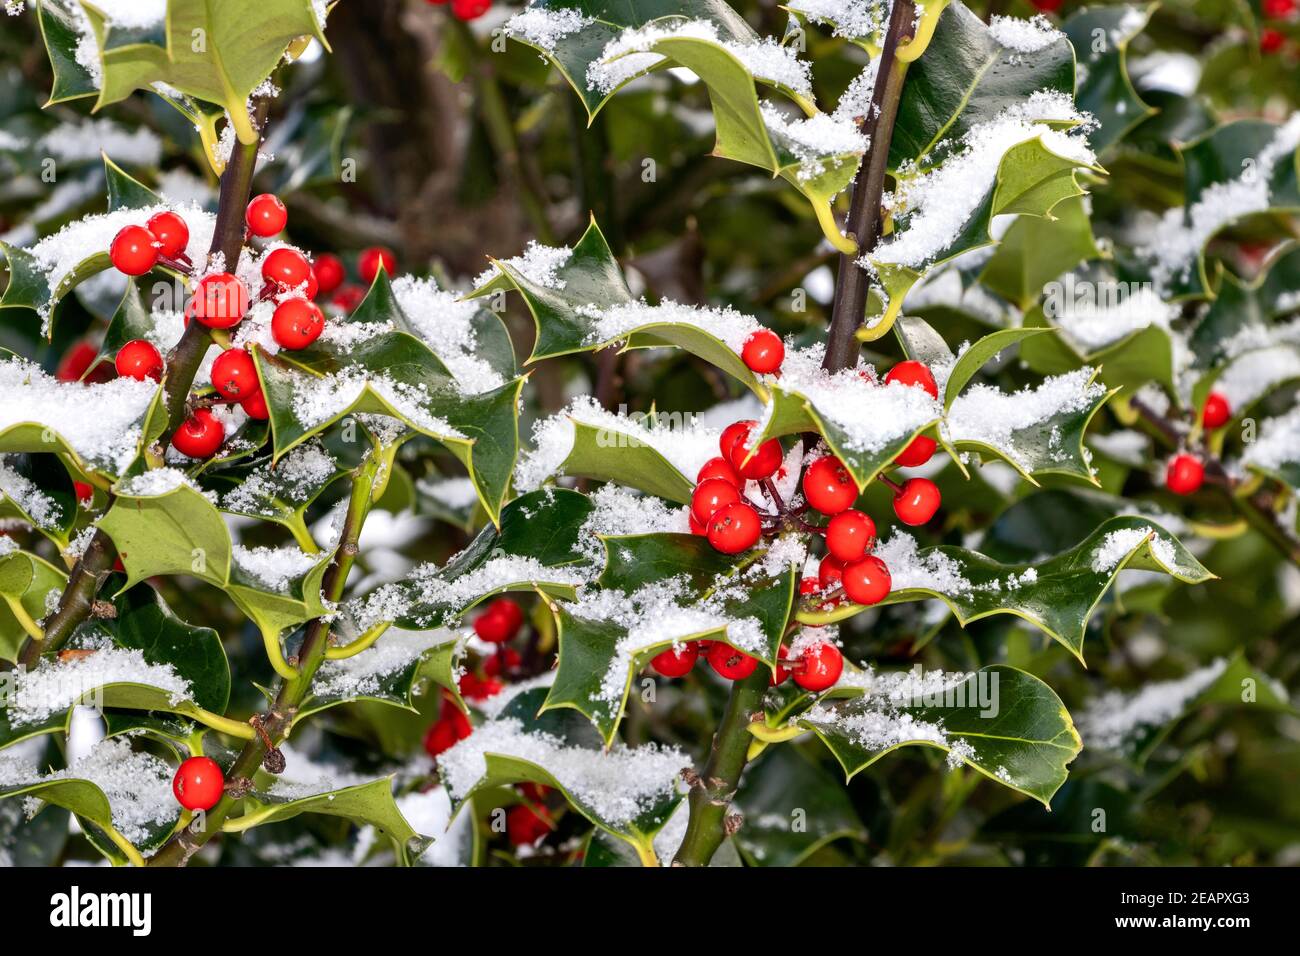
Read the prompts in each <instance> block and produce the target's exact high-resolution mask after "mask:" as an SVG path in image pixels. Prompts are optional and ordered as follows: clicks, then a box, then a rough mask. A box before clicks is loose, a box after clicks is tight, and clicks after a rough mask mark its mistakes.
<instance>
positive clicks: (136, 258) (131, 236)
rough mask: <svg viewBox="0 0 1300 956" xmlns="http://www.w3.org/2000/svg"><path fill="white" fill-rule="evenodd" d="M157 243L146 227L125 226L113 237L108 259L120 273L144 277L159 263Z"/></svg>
mask: <svg viewBox="0 0 1300 956" xmlns="http://www.w3.org/2000/svg"><path fill="white" fill-rule="evenodd" d="M157 241H158V240H157V239H155V238H154V235H153V233H152V232H150V231H149V230H148V229H146V228H145V227H144V226H125V227H123V228H122V229H121V230H119V231H118V234H117V235H116V236H114V237H113V242H112V245H110V246H109V247H108V258H109V259H110V260H111V261H112V263H113V267H114V268H115V269H117V271H118V272H124V273H126V274H127V275H129V276H142V275H144V274H145V273H146V272H148V271H149V270H150V269H152V268H153V267H154V264H155V263H156V262H157V261H158V246H157V244H156V243H157Z"/></svg>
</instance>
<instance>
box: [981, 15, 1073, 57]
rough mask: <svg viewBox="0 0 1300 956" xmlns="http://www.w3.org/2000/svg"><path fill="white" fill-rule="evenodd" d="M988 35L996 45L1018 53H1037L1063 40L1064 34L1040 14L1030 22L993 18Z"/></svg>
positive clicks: (1013, 18) (1015, 18) (1012, 18)
mask: <svg viewBox="0 0 1300 956" xmlns="http://www.w3.org/2000/svg"><path fill="white" fill-rule="evenodd" d="M989 33H990V34H992V36H993V39H994V40H996V41H997V42H998V43H1000V44H1002V45H1003V46H1004V47H1007V48H1008V49H1011V50H1015V51H1017V52H1018V53H1037V52H1038V51H1039V50H1045V49H1047V48H1048V47H1049V46H1051V45H1052V44H1053V43H1055V42H1057V41H1058V40H1064V39H1065V34H1064V33H1062V32H1061V31H1060V30H1058V29H1056V27H1054V26H1052V24H1051V22H1050V21H1049V20H1048V19H1047V17H1045V16H1043V15H1042V14H1041V13H1040V14H1038V15H1037V16H1035V17H1034V18H1033V19H1031V20H1021V19H1019V18H1017V17H999V16H995V17H994V18H993V19H992V20H990V21H989Z"/></svg>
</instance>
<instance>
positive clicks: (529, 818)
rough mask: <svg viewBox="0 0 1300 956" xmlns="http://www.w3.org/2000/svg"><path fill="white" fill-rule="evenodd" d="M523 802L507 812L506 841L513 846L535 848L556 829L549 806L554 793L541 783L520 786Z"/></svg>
mask: <svg viewBox="0 0 1300 956" xmlns="http://www.w3.org/2000/svg"><path fill="white" fill-rule="evenodd" d="M517 789H518V791H519V794H520V796H521V798H522V802H520V803H517V804H515V805H514V806H513V807H511V808H510V809H509V810H507V811H506V839H507V840H509V841H510V845H511V846H533V845H535V844H536V843H537V841H538V840H540V839H542V838H543V837H544V836H546V835H547V834H548V833H550V832H551V831H552V830H554V829H555V816H554V814H553V813H552V811H551V808H550V807H548V806H547V798H548V797H550V795H551V794H552V793H553V792H554V791H552V790H551V788H550V787H547V786H545V785H543V784H540V783H521V784H520V785H519V786H518V788H517Z"/></svg>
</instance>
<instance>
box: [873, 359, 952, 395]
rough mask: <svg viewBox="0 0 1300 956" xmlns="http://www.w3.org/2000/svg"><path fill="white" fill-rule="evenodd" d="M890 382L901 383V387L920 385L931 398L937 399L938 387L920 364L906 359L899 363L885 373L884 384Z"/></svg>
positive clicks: (927, 370)
mask: <svg viewBox="0 0 1300 956" xmlns="http://www.w3.org/2000/svg"><path fill="white" fill-rule="evenodd" d="M892 382H901V383H902V384H903V385H920V386H921V387H922V388H923V389H925V390H926V391H927V392H929V393H930V397H931V398H938V397H939V386H938V384H937V383H936V382H935V380H934V376H933V375H931V374H930V370H929V369H928V368H926V367H925V366H924V365H923V364H921V363H920V362H917V361H915V360H913V359H908V360H907V361H905V362H899V363H898V364H897V365H895V366H894V367H893V368H891V369H890V370H889V371H888V372H886V373H885V384H886V385H889V384H890V383H892Z"/></svg>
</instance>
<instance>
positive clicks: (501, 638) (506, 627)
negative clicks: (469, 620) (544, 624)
mask: <svg viewBox="0 0 1300 956" xmlns="http://www.w3.org/2000/svg"><path fill="white" fill-rule="evenodd" d="M523 623H524V612H523V610H521V609H520V607H519V605H518V604H516V603H515V602H514V601H512V600H510V599H509V598H497V599H496V600H495V601H493V602H492V603H491V604H489V605H488V606H487V610H485V611H484V612H483V613H482V614H480V615H479V616H478V617H477V618H475V619H474V633H475V634H477V635H478V636H479V637H480V638H481V639H483V640H485V641H487V642H488V643H489V644H504V643H505V642H506V641H508V640H510V639H511V638H512V637H514V636H515V634H517V633H518V632H519V628H520V627H521V626H522V625H523Z"/></svg>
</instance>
